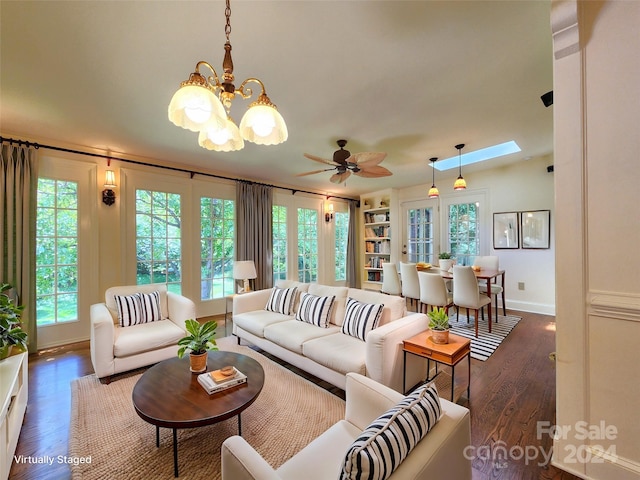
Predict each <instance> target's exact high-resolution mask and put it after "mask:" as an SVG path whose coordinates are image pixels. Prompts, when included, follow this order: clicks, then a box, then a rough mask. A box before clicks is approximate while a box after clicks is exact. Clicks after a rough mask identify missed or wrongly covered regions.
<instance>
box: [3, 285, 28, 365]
mask: <svg viewBox="0 0 640 480" xmlns="http://www.w3.org/2000/svg"><path fill="white" fill-rule="evenodd" d="M9 289H11V285H8V284H6V283H3V284H2V285H0V360H2V359H4V358H7V357H8V356H9V355H11V353H12V352H15V351H17V352H24V351H26V350H27V333H26V332H25V331H24V330H22V327H21V324H20V321H21V318H22V310H24V306H23V305H17V304H16V303H15V302H14V301H13V300H12V299H11V298H9V296H8V295H7V294H5V293H4V292H6V291H7V290H9Z"/></svg>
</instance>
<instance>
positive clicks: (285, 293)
mask: <svg viewBox="0 0 640 480" xmlns="http://www.w3.org/2000/svg"><path fill="white" fill-rule="evenodd" d="M296 290H297V288H296V287H291V288H279V287H273V290H272V291H271V296H270V297H269V301H268V302H267V306H266V307H264V309H265V310H267V311H269V312H276V313H283V314H285V315H291V307H292V306H293V300H294V299H295V298H296Z"/></svg>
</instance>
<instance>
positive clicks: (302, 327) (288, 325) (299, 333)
mask: <svg viewBox="0 0 640 480" xmlns="http://www.w3.org/2000/svg"><path fill="white" fill-rule="evenodd" d="M289 318H291V317H289ZM336 334H337V335H340V336H343V337H344V336H345V335H342V334H341V333H340V328H339V327H336V326H335V325H330V326H329V327H328V328H318V327H317V326H315V325H312V324H310V323H306V322H300V321H298V320H288V321H286V322H279V323H276V324H273V325H269V326H268V327H266V328H265V329H264V338H266V339H267V340H269V341H271V342H273V343H275V344H276V345H280V346H281V347H283V348H286V349H287V350H291V351H292V352H296V353H298V354H300V355H302V352H303V345H304V344H305V343H306V342H308V341H310V340H313V339H315V338H320V337H326V336H331V337H333V336H334V335H336Z"/></svg>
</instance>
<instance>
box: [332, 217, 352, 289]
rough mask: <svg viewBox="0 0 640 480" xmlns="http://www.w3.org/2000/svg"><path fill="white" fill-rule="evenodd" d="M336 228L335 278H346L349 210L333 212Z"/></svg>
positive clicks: (341, 279)
mask: <svg viewBox="0 0 640 480" xmlns="http://www.w3.org/2000/svg"><path fill="white" fill-rule="evenodd" d="M333 218H334V219H335V228H336V230H335V231H336V270H335V279H336V280H337V281H344V280H346V279H347V241H348V239H349V212H336V213H335V214H334V217H333Z"/></svg>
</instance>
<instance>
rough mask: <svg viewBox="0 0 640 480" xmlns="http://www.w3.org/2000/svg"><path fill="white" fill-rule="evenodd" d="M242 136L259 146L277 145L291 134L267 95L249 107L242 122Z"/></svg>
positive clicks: (261, 96)
mask: <svg viewBox="0 0 640 480" xmlns="http://www.w3.org/2000/svg"><path fill="white" fill-rule="evenodd" d="M240 135H241V136H242V138H244V139H245V140H247V141H248V142H253V143H255V144H257V145H277V144H279V143H282V142H284V141H286V140H287V138H288V137H289V132H288V131H287V125H286V124H285V123H284V118H282V115H280V113H279V112H278V110H277V109H276V106H275V105H274V104H273V103H271V100H269V97H267V95H266V94H264V93H263V94H261V95H260V97H258V100H256V101H255V102H253V103H252V104H251V105H249V109H248V110H247V111H246V113H245V114H244V116H243V117H242V120H241V121H240Z"/></svg>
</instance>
